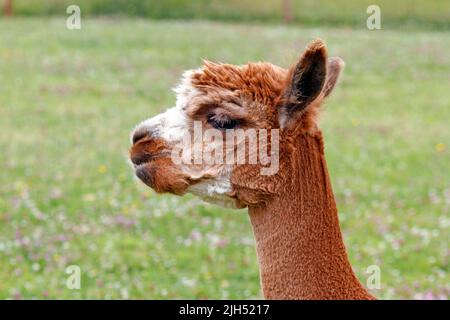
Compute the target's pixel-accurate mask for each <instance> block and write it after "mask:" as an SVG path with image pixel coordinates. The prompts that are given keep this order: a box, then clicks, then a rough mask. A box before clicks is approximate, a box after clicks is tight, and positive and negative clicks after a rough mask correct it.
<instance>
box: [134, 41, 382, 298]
mask: <svg viewBox="0 0 450 320" xmlns="http://www.w3.org/2000/svg"><path fill="white" fill-rule="evenodd" d="M343 66H344V63H343V61H342V60H341V59H340V58H338V57H334V58H330V59H328V58H327V49H326V46H325V43H324V42H323V41H322V40H320V39H317V40H314V41H313V42H311V43H310V44H309V45H308V46H307V48H306V50H305V51H304V53H303V54H302V55H301V57H300V59H299V60H298V61H297V63H295V64H294V65H293V66H292V67H291V68H289V69H288V70H286V69H283V68H281V67H278V66H275V65H273V64H270V63H265V62H257V63H249V64H246V65H242V66H235V65H230V64H217V63H212V62H209V61H205V62H204V65H203V67H202V68H200V69H196V70H190V71H187V72H185V73H184V75H183V79H182V81H181V83H180V85H179V86H178V87H177V88H176V89H175V92H176V94H177V101H176V106H175V107H173V108H171V109H168V110H167V111H166V112H164V113H162V114H160V115H158V116H156V117H153V118H151V119H148V120H145V121H143V122H142V123H140V124H139V125H138V126H137V127H136V128H135V129H134V131H133V133H132V147H131V149H130V159H131V161H132V163H133V165H134V168H135V171H136V175H137V177H138V178H139V179H141V180H142V181H143V182H144V183H145V184H146V185H148V186H149V187H151V188H153V189H154V190H155V191H156V192H159V193H163V192H169V193H172V194H175V195H183V194H185V193H192V194H195V195H197V196H199V197H201V198H202V199H204V200H206V201H209V202H212V203H216V204H219V205H222V206H228V207H233V208H245V207H246V208H248V213H249V216H250V220H251V224H252V227H253V231H254V236H255V240H256V251H257V256H258V261H259V265H260V279H261V285H262V292H263V295H264V297H265V298H266V299H374V297H373V296H372V295H370V294H369V293H368V291H367V290H366V289H365V288H364V287H363V286H362V285H361V283H360V282H359V281H358V279H357V277H356V276H355V274H354V273H353V271H352V268H351V266H350V263H349V260H348V257H347V253H346V249H345V246H344V243H343V239H342V235H341V231H340V227H339V221H338V214H337V208H336V203H335V199H334V195H333V191H332V188H331V183H330V179H329V176H328V170H327V166H326V162H325V156H324V144H323V140H322V133H321V131H320V129H319V128H318V125H317V115H318V112H319V110H320V107H321V105H322V104H323V102H324V100H325V98H327V97H328V96H329V95H330V93H331V92H332V91H333V89H334V88H335V85H336V83H337V81H338V78H339V75H340V73H341V70H342V69H343ZM195 123H199V124H201V126H203V127H204V128H207V129H212V130H215V131H217V132H219V139H216V140H212V141H210V142H204V141H203V142H201V141H200V143H199V144H193V145H190V146H189V147H184V149H189V148H191V149H190V150H189V152H191V151H193V152H195V150H194V149H195V148H202V147H203V148H204V147H210V146H211V145H213V146H214V145H215V144H217V143H219V142H223V141H221V139H225V136H226V133H228V132H229V131H232V130H237V129H244V130H248V129H255V128H256V129H258V130H261V129H266V130H267V131H263V132H269V131H270V130H277V132H279V137H278V145H276V146H271V147H270V148H271V150H275V149H277V151H278V153H277V155H278V170H277V171H276V172H274V173H272V174H266V175H264V174H261V169H262V167H263V164H261V163H256V164H255V163H252V164H249V163H238V164H236V163H228V162H225V161H223V162H219V163H216V162H214V163H208V164H206V163H204V162H198V163H192V162H189V161H187V162H186V163H175V162H174V161H173V157H172V156H171V155H173V150H174V148H175V146H176V145H178V144H180V142H181V141H183V137H184V136H185V135H186V133H192V132H193V131H194V126H195ZM264 134H265V133H263V134H262V135H264ZM269 138H270V139H269ZM275 140H276V139H274V138H273V137H272V136H270V137H269V135H268V133H267V139H266V142H265V146H266V147H268V146H269V143H270V142H271V141H275ZM202 143H203V144H202ZM236 144H237V145H243V144H244V145H246V146H247V147H250V143H249V142H248V141H247V140H245V139H244V140H240V141H239V142H237V143H236ZM222 145H223V144H222ZM252 145H255V144H252ZM263 145H264V143H260V144H259V145H257V146H259V148H261V147H262V146H263ZM220 148H221V145H219V149H216V150H220ZM233 148H235V147H233ZM233 148H232V150H234V149H233ZM182 149H183V147H182ZM248 149H249V151H248V152H247V151H246V152H247V154H246V156H249V155H250V148H248ZM229 151H230V149H227V151H225V154H227V153H229ZM189 152H188V154H189V155H190V157H191V158H192V153H189ZM219 158H220V156H219ZM187 159H189V156H188V157H187Z"/></svg>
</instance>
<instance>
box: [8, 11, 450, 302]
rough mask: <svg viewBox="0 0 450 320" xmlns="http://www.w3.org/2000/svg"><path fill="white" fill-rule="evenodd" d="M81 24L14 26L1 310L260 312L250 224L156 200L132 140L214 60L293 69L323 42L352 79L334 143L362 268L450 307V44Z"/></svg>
mask: <svg viewBox="0 0 450 320" xmlns="http://www.w3.org/2000/svg"><path fill="white" fill-rule="evenodd" d="M82 23H83V25H82V29H81V30H79V31H70V30H67V29H66V28H65V20H64V19H56V18H55V19H51V20H44V19H11V20H2V21H0V38H1V42H0V128H1V129H0V130H1V131H0V133H1V134H0V148H1V152H0V169H1V174H0V298H65V299H72V298H101V299H103V298H133V299H135V298H158V299H159V298H260V297H261V294H260V292H259V275H258V268H257V261H256V253H255V248H254V243H253V235H252V231H251V227H250V223H249V219H248V217H247V215H246V212H245V211H230V210H225V209H219V208H217V207H215V206H212V205H206V204H203V203H201V202H200V201H199V200H197V199H195V198H193V197H189V196H187V197H183V198H178V197H174V196H158V195H156V194H155V193H153V192H152V191H151V190H149V189H147V188H145V187H144V186H143V185H142V184H141V183H139V182H138V181H137V180H136V179H135V178H134V177H133V172H132V170H131V169H130V168H129V165H128V164H127V159H126V157H127V149H128V147H129V132H130V130H131V129H132V127H133V126H134V125H135V124H136V123H137V122H139V121H141V120H142V119H144V118H145V117H147V116H151V115H154V114H156V113H158V112H160V111H162V110H163V109H165V108H166V107H167V106H171V105H173V104H174V95H173V93H172V92H171V91H170V88H171V87H173V86H174V85H175V84H176V82H177V80H178V78H179V76H180V74H181V72H182V71H183V70H185V69H188V68H193V67H197V66H199V64H200V63H201V58H208V59H211V60H215V61H226V62H230V63H236V64H242V63H246V62H247V61H255V60H269V61H271V62H273V63H276V64H279V65H281V66H288V65H289V64H290V63H291V62H292V61H293V60H294V58H296V57H297V56H298V54H299V53H300V51H301V50H302V48H303V47H304V46H305V44H306V43H307V41H309V40H311V39H312V38H315V37H322V38H324V39H325V40H326V41H327V43H328V45H329V51H330V52H331V53H332V54H334V55H339V56H341V57H343V58H344V60H345V61H346V63H347V65H346V70H345V74H344V77H343V81H342V83H341V85H340V87H339V88H338V89H337V90H336V93H335V94H334V96H333V97H332V98H331V99H330V101H329V103H328V105H327V108H326V112H325V113H324V114H323V117H322V121H321V127H322V128H323V131H324V135H325V142H326V155H327V160H328V164H329V169H330V174H331V177H332V183H333V186H334V189H335V193H336V196H337V201H338V207H339V210H340V220H341V225H342V228H343V232H344V237H345V242H346V245H347V247H348V251H349V254H350V259H351V262H352V264H353V267H354V269H355V271H356V273H357V274H358V277H359V278H360V279H361V281H362V282H363V283H365V282H366V280H365V279H366V277H367V275H366V274H365V270H366V268H367V267H368V266H369V265H373V264H375V265H378V266H379V267H380V268H381V283H382V288H381V289H379V290H375V291H374V294H375V295H377V296H378V297H380V298H402V299H403V298H406V299H409V298H418V299H422V298H432V299H436V298H443V299H448V297H449V295H450V287H449V283H450V275H449V273H448V272H449V257H450V251H449V246H448V244H449V237H448V235H449V227H450V214H449V213H450V186H449V181H450V150H449V149H450V132H449V123H450V105H449V104H450V102H449V101H450V91H449V88H450V33H449V32H433V31H416V32H407V31H392V30H388V29H385V30H382V31H372V32H371V31H366V30H363V29H361V30H359V31H355V30H353V31H352V30H350V29H339V28H315V29H311V28H300V27H282V26H259V25H252V26H247V25H232V24H220V23H209V22H175V21H171V22H163V21H161V22H151V21H144V20H128V19H92V20H83V22H82ZM68 265H78V266H80V268H81V272H82V282H81V289H80V290H69V289H67V288H66V279H67V275H66V274H65V268H66V267H67V266H68Z"/></svg>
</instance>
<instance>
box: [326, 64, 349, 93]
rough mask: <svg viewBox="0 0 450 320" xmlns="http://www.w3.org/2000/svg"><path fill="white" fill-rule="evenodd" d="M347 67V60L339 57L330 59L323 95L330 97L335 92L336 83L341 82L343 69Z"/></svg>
mask: <svg viewBox="0 0 450 320" xmlns="http://www.w3.org/2000/svg"><path fill="white" fill-rule="evenodd" d="M344 67H345V62H344V60H342V59H341V58H339V57H332V58H330V59H328V70H327V80H326V82H325V85H324V86H323V90H322V95H323V96H324V97H328V96H329V95H330V94H331V92H333V90H334V88H335V87H336V84H337V83H338V82H339V78H340V75H341V73H342V70H343V69H344Z"/></svg>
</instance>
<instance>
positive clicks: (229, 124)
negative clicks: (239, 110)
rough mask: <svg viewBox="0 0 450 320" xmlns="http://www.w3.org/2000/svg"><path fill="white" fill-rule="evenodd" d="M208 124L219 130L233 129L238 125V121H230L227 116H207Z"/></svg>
mask: <svg viewBox="0 0 450 320" xmlns="http://www.w3.org/2000/svg"><path fill="white" fill-rule="evenodd" d="M208 123H210V124H211V125H212V126H213V127H214V128H216V129H219V130H227V129H233V128H234V127H236V126H237V125H238V124H239V121H238V120H235V119H231V118H230V117H228V116H217V115H209V116H208Z"/></svg>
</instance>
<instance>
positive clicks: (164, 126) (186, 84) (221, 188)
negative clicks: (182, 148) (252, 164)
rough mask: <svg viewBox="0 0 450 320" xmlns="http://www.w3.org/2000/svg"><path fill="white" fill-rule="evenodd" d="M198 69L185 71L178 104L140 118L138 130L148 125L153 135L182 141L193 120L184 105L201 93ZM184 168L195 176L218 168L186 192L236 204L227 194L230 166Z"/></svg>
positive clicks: (170, 142)
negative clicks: (194, 81)
mask: <svg viewBox="0 0 450 320" xmlns="http://www.w3.org/2000/svg"><path fill="white" fill-rule="evenodd" d="M196 72H201V70H199V69H197V70H188V71H186V72H184V74H183V77H182V79H181V82H180V84H179V85H178V86H177V87H176V88H174V92H175V93H176V96H177V101H176V105H175V107H172V108H170V109H168V110H167V111H166V112H164V113H161V114H159V115H157V116H155V117H153V118H150V119H147V120H145V121H143V122H141V123H140V124H139V125H138V126H137V127H136V128H135V131H136V130H142V128H145V129H146V130H148V132H149V133H151V134H152V136H154V137H158V138H161V139H163V140H165V141H166V142H168V143H169V144H172V145H175V144H177V143H180V142H181V141H183V136H184V134H186V132H188V129H189V127H188V125H189V123H190V122H189V121H188V118H187V115H186V112H185V109H186V107H187V106H188V105H189V103H190V101H191V100H192V99H193V98H194V97H195V96H198V95H199V94H201V93H200V91H199V90H197V89H196V88H195V87H194V86H193V85H192V75H193V74H194V73H196ZM181 170H182V171H183V172H184V173H186V174H187V175H189V176H190V177H192V178H193V179H200V178H201V177H204V176H211V173H212V172H215V176H214V177H212V178H208V179H204V180H202V181H200V182H198V183H196V184H193V185H191V186H190V187H189V188H188V189H187V192H189V193H192V194H194V195H196V196H198V197H199V198H201V199H202V200H204V201H206V202H210V203H213V204H217V205H220V206H223V207H235V201H234V200H233V199H232V198H230V197H229V195H228V194H229V193H230V192H231V191H232V187H231V179H230V176H231V172H230V168H221V169H220V170H214V168H213V167H212V166H209V165H206V164H205V166H204V167H203V168H198V167H197V168H196V169H195V170H194V169H193V168H192V167H190V166H189V165H182V168H181Z"/></svg>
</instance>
